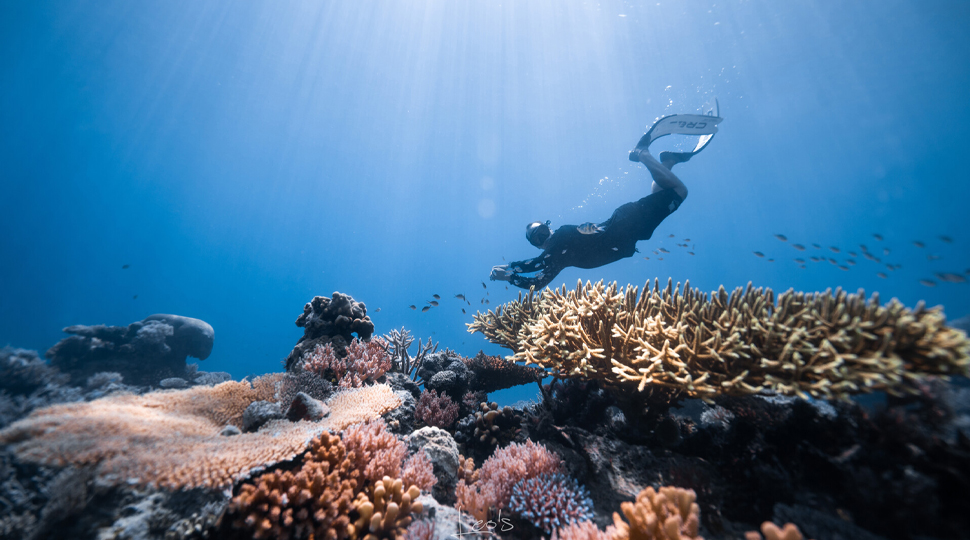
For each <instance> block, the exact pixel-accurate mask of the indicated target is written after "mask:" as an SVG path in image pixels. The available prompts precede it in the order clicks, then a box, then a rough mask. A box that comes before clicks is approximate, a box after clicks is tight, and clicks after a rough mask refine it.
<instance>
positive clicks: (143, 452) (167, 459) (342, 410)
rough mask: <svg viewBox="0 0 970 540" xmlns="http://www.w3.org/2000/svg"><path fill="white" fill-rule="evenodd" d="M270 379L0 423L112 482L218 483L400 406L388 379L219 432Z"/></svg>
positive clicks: (63, 408)
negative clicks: (300, 413) (308, 412)
mask: <svg viewBox="0 0 970 540" xmlns="http://www.w3.org/2000/svg"><path fill="white" fill-rule="evenodd" d="M257 388H264V389H265V392H266V393H269V392H271V391H272V385H261V384H257V385H255V386H250V385H249V384H248V383H245V382H225V383H222V384H219V385H216V386H212V387H208V386H199V387H194V388H190V389H188V390H176V391H162V392H151V393H148V394H144V395H140V396H134V395H118V396H110V397H106V398H103V399H99V400H95V401H91V402H87V403H76V404H70V405H55V406H52V407H47V408H44V409H39V410H36V411H34V412H33V413H32V414H31V415H30V416H29V417H27V418H25V419H23V420H20V421H18V422H15V423H14V424H12V425H11V426H9V427H7V428H6V429H4V430H2V431H0V443H3V444H10V445H11V447H12V449H13V451H14V453H15V454H16V455H17V457H18V458H19V459H21V460H24V461H28V462H33V463H38V464H42V465H48V466H58V467H61V466H67V465H75V466H95V467H96V468H97V476H98V478H99V480H100V481H102V482H105V483H108V484H121V483H126V482H129V483H137V484H153V485H156V486H159V487H165V488H170V489H182V488H196V487H208V488H220V487H224V486H227V485H229V484H231V483H232V482H234V481H236V480H238V479H240V478H243V477H245V476H247V475H248V474H249V471H251V470H252V469H253V468H257V467H265V466H268V465H272V464H274V463H277V462H280V461H284V460H288V459H292V458H293V457H294V456H296V455H298V454H299V453H300V452H302V451H303V450H304V449H305V448H306V447H307V444H308V443H309V441H310V440H311V439H312V438H313V437H314V436H316V435H317V434H319V433H320V432H322V431H324V430H326V429H328V428H332V429H343V428H345V427H346V426H349V425H351V424H353V423H357V422H363V421H365V420H369V419H372V418H377V417H379V416H380V415H382V414H384V413H386V412H387V411H389V410H391V409H393V408H395V407H397V406H398V405H400V403H401V402H400V399H399V398H398V397H397V396H396V395H394V393H393V391H391V389H390V388H389V387H388V386H386V385H374V386H369V387H365V388H361V389H357V390H350V391H345V392H342V393H340V394H337V395H335V396H334V397H333V398H331V400H330V402H329V406H330V408H331V410H332V413H331V415H330V416H329V417H327V418H326V419H324V420H323V421H321V422H316V423H311V422H288V421H286V420H275V421H272V422H269V423H267V424H266V425H265V426H264V427H263V428H262V429H261V430H260V431H259V432H257V433H244V434H240V435H235V436H232V437H227V436H222V435H220V434H219V433H220V431H221V430H222V429H223V427H224V426H226V424H235V425H242V424H241V422H242V415H243V411H245V409H246V407H247V406H248V405H249V404H250V403H252V402H254V401H258V400H261V399H268V398H271V397H272V396H271V395H266V393H261V391H260V390H258V389H257Z"/></svg>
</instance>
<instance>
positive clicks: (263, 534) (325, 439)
mask: <svg viewBox="0 0 970 540" xmlns="http://www.w3.org/2000/svg"><path fill="white" fill-rule="evenodd" d="M358 476H359V471H358V470H357V468H356V467H355V466H354V463H353V461H352V459H350V456H348V454H347V450H346V448H345V447H344V445H343V443H341V441H340V438H339V437H337V436H335V435H330V434H329V433H322V434H321V435H320V436H319V437H318V438H316V439H314V440H313V442H312V443H311V445H310V449H309V450H308V451H307V452H306V453H305V454H304V456H303V465H302V467H301V468H300V469H299V470H298V471H296V472H292V471H272V472H268V473H265V474H263V475H260V476H259V477H257V478H256V479H254V480H253V482H252V483H245V484H243V485H242V486H241V487H240V489H239V494H238V495H236V496H235V497H233V499H232V502H230V504H229V507H228V509H227V513H228V515H229V516H231V517H232V519H233V521H232V524H233V527H234V528H236V529H246V530H249V531H251V532H252V533H253V538H255V539H256V540H262V539H264V538H278V539H281V540H288V539H290V538H308V537H311V535H312V537H313V538H332V539H337V538H348V537H350V536H351V535H353V533H354V530H355V527H354V526H353V525H352V524H351V523H350V517H349V513H350V510H351V508H352V505H353V504H354V493H355V492H356V488H357V486H358V482H359V479H358Z"/></svg>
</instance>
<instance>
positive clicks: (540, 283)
mask: <svg viewBox="0 0 970 540" xmlns="http://www.w3.org/2000/svg"><path fill="white" fill-rule="evenodd" d="M558 274H559V272H558V271H557V272H539V273H538V274H536V275H534V276H532V277H526V276H522V275H519V274H512V275H511V276H509V283H511V284H512V285H515V286H516V287H520V288H522V289H528V288H529V287H535V288H536V290H539V289H541V288H543V287H545V286H546V285H548V284H549V282H550V281H552V280H553V279H554V278H555V277H556V276H557V275H558Z"/></svg>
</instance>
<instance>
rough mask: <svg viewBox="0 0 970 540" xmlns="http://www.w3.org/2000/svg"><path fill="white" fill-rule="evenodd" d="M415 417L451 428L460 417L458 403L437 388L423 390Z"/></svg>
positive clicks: (432, 424)
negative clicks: (439, 393)
mask: <svg viewBox="0 0 970 540" xmlns="http://www.w3.org/2000/svg"><path fill="white" fill-rule="evenodd" d="M414 418H415V419H417V420H418V421H421V422H424V423H425V424H426V425H429V426H434V427H436V428H441V429H444V430H449V429H451V427H452V426H453V425H454V424H455V420H457V419H458V404H457V403H455V402H454V401H452V400H451V398H450V397H448V395H447V394H444V393H442V394H441V395H440V396H439V395H438V392H437V390H423V391H422V392H421V396H420V397H419V398H418V404H417V406H415V408H414Z"/></svg>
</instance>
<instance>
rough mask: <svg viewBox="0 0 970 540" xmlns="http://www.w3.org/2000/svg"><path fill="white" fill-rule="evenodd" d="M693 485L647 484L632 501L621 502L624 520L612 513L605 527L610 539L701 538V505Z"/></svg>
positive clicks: (657, 539)
mask: <svg viewBox="0 0 970 540" xmlns="http://www.w3.org/2000/svg"><path fill="white" fill-rule="evenodd" d="M696 499H697V495H696V494H695V493H694V490H692V489H681V488H676V487H662V488H660V490H659V491H655V490H654V489H653V488H652V487H648V488H646V489H644V490H643V491H641V492H640V493H639V494H638V495H637V499H636V501H635V502H632V503H630V502H625V503H622V504H620V509H621V510H622V511H623V515H624V516H626V519H627V521H624V520H623V518H622V517H620V515H619V514H617V513H616V512H614V513H613V526H612V527H610V528H609V529H607V531H606V532H607V534H609V535H610V538H611V539H612V540H703V538H702V537H700V536H699V535H698V531H699V529H700V507H699V506H698V505H697V503H696V502H694V501H695V500H696Z"/></svg>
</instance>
